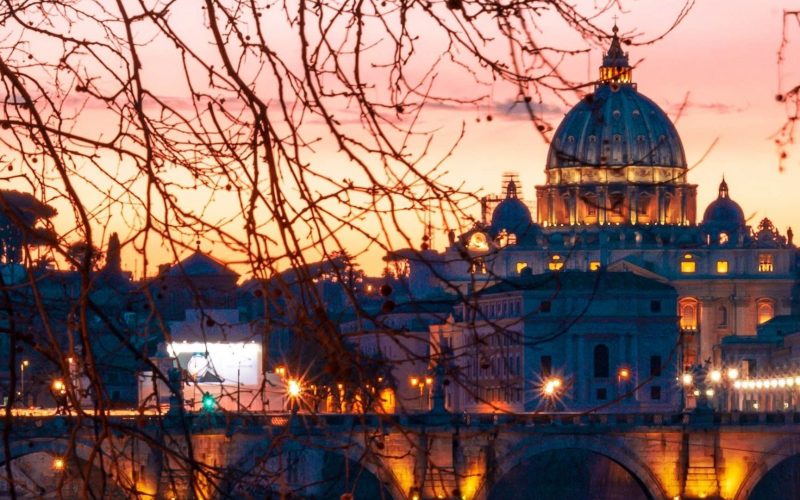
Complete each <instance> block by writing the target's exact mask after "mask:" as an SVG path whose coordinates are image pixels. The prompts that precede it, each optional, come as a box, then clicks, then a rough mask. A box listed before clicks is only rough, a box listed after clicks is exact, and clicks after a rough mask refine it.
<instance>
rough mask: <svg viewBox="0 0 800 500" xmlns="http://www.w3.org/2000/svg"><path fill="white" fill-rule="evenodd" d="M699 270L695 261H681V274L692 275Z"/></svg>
mask: <svg viewBox="0 0 800 500" xmlns="http://www.w3.org/2000/svg"><path fill="white" fill-rule="evenodd" d="M696 270H697V264H696V263H695V261H693V260H683V261H681V272H682V273H686V274H690V273H693V272H695V271H696Z"/></svg>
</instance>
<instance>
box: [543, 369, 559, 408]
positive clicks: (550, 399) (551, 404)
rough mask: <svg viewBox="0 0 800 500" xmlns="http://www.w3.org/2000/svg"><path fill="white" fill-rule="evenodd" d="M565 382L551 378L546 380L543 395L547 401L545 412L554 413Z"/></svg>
mask: <svg viewBox="0 0 800 500" xmlns="http://www.w3.org/2000/svg"><path fill="white" fill-rule="evenodd" d="M562 385H563V381H562V380H561V379H560V378H558V377H550V378H547V379H545V380H544V383H543V384H542V388H541V393H542V398H543V399H544V400H545V410H547V411H554V410H555V406H556V405H555V404H556V401H558V398H559V395H560V392H561V386H562Z"/></svg>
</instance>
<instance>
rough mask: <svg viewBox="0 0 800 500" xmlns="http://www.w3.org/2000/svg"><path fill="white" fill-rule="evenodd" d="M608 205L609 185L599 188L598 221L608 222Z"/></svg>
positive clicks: (601, 222)
mask: <svg viewBox="0 0 800 500" xmlns="http://www.w3.org/2000/svg"><path fill="white" fill-rule="evenodd" d="M607 206H608V186H601V187H598V188H597V223H598V224H606V223H607V222H608V220H607V218H606V207H607Z"/></svg>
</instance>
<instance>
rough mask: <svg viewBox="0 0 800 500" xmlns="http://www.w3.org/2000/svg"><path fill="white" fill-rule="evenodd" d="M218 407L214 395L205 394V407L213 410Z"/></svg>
mask: <svg viewBox="0 0 800 500" xmlns="http://www.w3.org/2000/svg"><path fill="white" fill-rule="evenodd" d="M216 407H217V401H216V400H215V399H214V396H212V395H211V394H203V409H204V410H206V411H212V410H213V409H214V408H216Z"/></svg>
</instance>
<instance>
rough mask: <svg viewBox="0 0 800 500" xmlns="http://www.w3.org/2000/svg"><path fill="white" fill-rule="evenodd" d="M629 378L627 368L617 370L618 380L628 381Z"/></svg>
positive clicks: (629, 374)
mask: <svg viewBox="0 0 800 500" xmlns="http://www.w3.org/2000/svg"><path fill="white" fill-rule="evenodd" d="M630 376H631V371H630V370H628V369H627V368H620V369H619V378H620V379H622V380H628V379H629V378H630Z"/></svg>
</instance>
